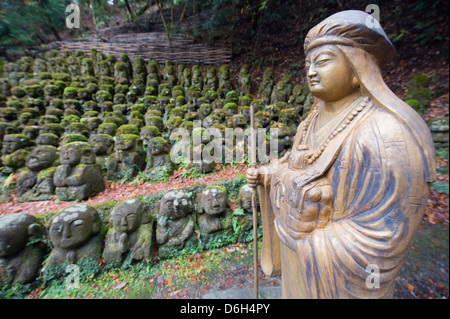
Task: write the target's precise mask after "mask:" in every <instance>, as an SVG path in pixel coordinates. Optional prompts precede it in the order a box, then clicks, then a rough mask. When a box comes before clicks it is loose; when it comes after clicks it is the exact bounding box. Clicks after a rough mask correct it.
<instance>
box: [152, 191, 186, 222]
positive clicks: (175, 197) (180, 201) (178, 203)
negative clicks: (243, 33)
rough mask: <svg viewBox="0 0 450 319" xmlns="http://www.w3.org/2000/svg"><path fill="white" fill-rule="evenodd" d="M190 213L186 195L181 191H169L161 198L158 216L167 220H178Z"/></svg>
mask: <svg viewBox="0 0 450 319" xmlns="http://www.w3.org/2000/svg"><path fill="white" fill-rule="evenodd" d="M191 211H192V206H191V205H190V203H189V200H188V197H187V195H186V194H185V193H184V192H183V191H171V192H168V193H166V194H165V195H164V196H163V197H162V198H161V203H160V206H159V216H167V218H169V219H179V218H182V217H184V216H187V215H188V214H189V213H190V212H191Z"/></svg>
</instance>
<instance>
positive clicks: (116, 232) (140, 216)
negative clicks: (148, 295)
mask: <svg viewBox="0 0 450 319" xmlns="http://www.w3.org/2000/svg"><path fill="white" fill-rule="evenodd" d="M111 224H112V228H110V229H109V232H108V234H107V236H106V241H105V250H104V252H103V256H104V259H105V262H106V263H110V264H116V265H120V264H122V263H124V262H131V261H145V262H150V261H151V260H152V256H153V219H152V218H151V217H150V214H149V212H148V208H147V207H146V206H145V205H144V204H143V203H142V202H141V201H140V200H138V199H130V200H127V201H125V202H123V203H120V204H118V205H116V206H115V207H114V209H113V211H112V212H111Z"/></svg>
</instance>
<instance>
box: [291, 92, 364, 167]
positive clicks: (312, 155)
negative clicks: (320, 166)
mask: <svg viewBox="0 0 450 319" xmlns="http://www.w3.org/2000/svg"><path fill="white" fill-rule="evenodd" d="M369 102H370V98H369V97H368V96H365V97H361V98H359V99H358V100H356V101H355V102H353V103H354V104H355V105H356V106H355V107H354V108H353V110H352V111H351V112H350V114H349V115H348V116H347V117H346V118H345V120H344V121H343V122H341V124H339V126H338V127H337V128H336V129H335V130H334V131H333V132H332V133H331V134H330V135H329V136H328V138H327V139H326V141H325V142H323V144H322V145H321V146H320V147H317V148H316V150H315V151H313V152H308V153H307V154H305V157H304V158H305V161H306V163H307V164H308V165H311V164H313V163H314V162H315V161H316V160H317V159H318V158H319V157H320V156H321V155H322V153H323V151H324V150H325V148H326V147H327V145H328V144H329V143H330V141H331V140H332V139H333V138H335V137H336V136H337V135H338V134H339V133H341V132H342V131H343V130H344V129H345V128H346V127H347V126H348V125H349V124H350V123H351V122H352V121H353V119H355V118H356V117H357V116H358V114H359V113H361V111H362V110H364V108H365V107H366V106H367V105H368V104H369ZM319 108H320V105H317V106H316V107H315V108H314V110H313V114H310V116H308V117H307V118H306V120H305V123H304V125H303V128H302V132H301V135H300V141H299V143H298V146H297V148H296V150H297V151H308V150H309V148H308V146H306V145H305V144H306V143H305V140H306V136H307V134H308V128H309V127H310V124H311V122H312V120H313V119H314V118H316V115H317V113H318V112H319Z"/></svg>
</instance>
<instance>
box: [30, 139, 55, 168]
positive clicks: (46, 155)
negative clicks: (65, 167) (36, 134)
mask: <svg viewBox="0 0 450 319" xmlns="http://www.w3.org/2000/svg"><path fill="white" fill-rule="evenodd" d="M56 157H57V154H56V148H54V147H49V146H47V145H39V146H37V147H35V148H34V149H33V151H31V153H30V155H29V156H28V158H27V163H26V166H27V168H28V169H29V170H32V171H37V170H42V169H45V168H48V167H50V166H51V165H52V163H53V161H55V159H56Z"/></svg>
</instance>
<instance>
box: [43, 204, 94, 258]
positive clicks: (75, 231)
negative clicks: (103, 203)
mask: <svg viewBox="0 0 450 319" xmlns="http://www.w3.org/2000/svg"><path fill="white" fill-rule="evenodd" d="M100 223H101V222H100V218H99V216H98V212H97V210H96V209H95V208H93V207H91V206H89V205H84V204H82V205H75V206H72V207H69V208H66V209H64V210H63V211H62V212H61V213H59V214H58V215H56V216H55V217H54V218H53V219H52V221H51V224H50V231H49V235H50V240H51V242H52V244H53V245H54V246H55V247H58V248H64V249H75V248H78V247H80V246H82V245H83V244H84V243H86V242H87V241H88V240H89V238H91V237H92V236H93V235H95V234H97V233H98V232H99V231H100Z"/></svg>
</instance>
